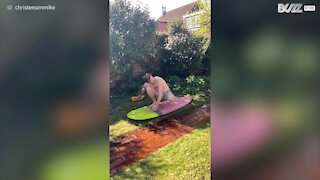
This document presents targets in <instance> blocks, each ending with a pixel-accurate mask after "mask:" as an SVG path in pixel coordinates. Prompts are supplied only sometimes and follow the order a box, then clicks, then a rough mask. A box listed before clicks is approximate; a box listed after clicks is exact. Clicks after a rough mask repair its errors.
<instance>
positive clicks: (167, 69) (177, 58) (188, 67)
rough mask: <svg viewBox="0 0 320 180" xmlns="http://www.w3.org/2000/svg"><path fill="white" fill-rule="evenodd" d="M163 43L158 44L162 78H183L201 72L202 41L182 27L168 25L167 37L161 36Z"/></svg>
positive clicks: (174, 24) (178, 24) (177, 24)
mask: <svg viewBox="0 0 320 180" xmlns="http://www.w3.org/2000/svg"><path fill="white" fill-rule="evenodd" d="M161 38H163V39H165V38H166V40H163V42H165V43H161V44H158V50H157V52H158V58H159V59H161V61H160V69H161V73H162V75H164V76H170V75H176V76H179V77H181V78H185V77H187V76H189V75H192V74H194V75H195V74H201V73H202V72H203V58H204V57H205V54H204V52H203V49H202V46H203V41H202V40H203V39H202V38H200V37H195V36H193V35H192V34H191V33H190V32H188V31H187V30H186V29H185V28H184V27H183V25H182V23H181V22H174V23H172V24H171V25H170V31H169V35H167V36H165V35H162V37H161Z"/></svg>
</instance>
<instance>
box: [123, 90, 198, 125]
mask: <svg viewBox="0 0 320 180" xmlns="http://www.w3.org/2000/svg"><path fill="white" fill-rule="evenodd" d="M191 101H192V97H191V96H183V97H179V98H177V99H176V101H175V102H169V101H163V102H162V103H161V104H160V105H159V108H158V110H157V111H156V112H154V111H152V110H151V108H150V107H149V106H144V107H141V108H138V109H135V110H132V111H130V112H128V114H127V117H128V118H129V119H132V120H148V119H152V118H156V117H159V116H162V115H166V114H169V113H171V112H173V111H176V110H178V109H180V108H182V107H184V106H186V105H188V104H189V103H190V102H191Z"/></svg>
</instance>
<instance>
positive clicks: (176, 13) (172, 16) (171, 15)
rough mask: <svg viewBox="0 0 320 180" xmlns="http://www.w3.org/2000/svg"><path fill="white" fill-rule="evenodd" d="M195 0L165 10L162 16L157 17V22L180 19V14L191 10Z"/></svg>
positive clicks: (182, 14)
mask: <svg viewBox="0 0 320 180" xmlns="http://www.w3.org/2000/svg"><path fill="white" fill-rule="evenodd" d="M195 5H196V2H193V3H190V4H187V5H184V6H181V7H179V8H177V9H173V10H171V11H168V12H166V13H165V14H164V15H163V16H161V17H159V18H158V20H157V21H158V22H170V21H177V20H180V19H182V16H184V15H186V14H188V12H191V11H193V8H194V7H195Z"/></svg>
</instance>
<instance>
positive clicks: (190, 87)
mask: <svg viewBox="0 0 320 180" xmlns="http://www.w3.org/2000/svg"><path fill="white" fill-rule="evenodd" d="M167 83H168V84H169V86H170V88H171V90H172V91H173V92H174V93H175V94H177V95H178V96H179V95H186V94H189V95H192V96H193V97H194V98H195V99H196V100H208V99H209V98H210V84H209V78H208V77H205V76H194V75H191V76H188V77H187V78H185V79H181V78H179V77H177V76H170V77H168V78H167Z"/></svg>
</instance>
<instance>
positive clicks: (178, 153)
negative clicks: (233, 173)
mask: <svg viewBox="0 0 320 180" xmlns="http://www.w3.org/2000/svg"><path fill="white" fill-rule="evenodd" d="M112 179H114V180H118V179H119V180H123V179H166V180H170V179H175V180H180V179H181V180H184V179H193V180H197V179H201V180H202V179H210V126H209V124H207V125H206V126H205V127H202V128H199V129H196V130H194V131H193V132H192V133H190V134H187V135H185V136H183V137H181V138H179V139H178V140H176V141H174V142H172V143H170V144H169V145H167V146H165V147H163V148H161V149H159V150H158V151H157V152H155V153H153V154H151V155H149V156H148V157H146V158H144V159H142V160H140V161H139V162H137V163H135V164H133V165H131V166H130V167H128V168H127V169H125V170H124V171H122V172H120V173H118V174H116V175H115V176H114V177H112Z"/></svg>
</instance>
